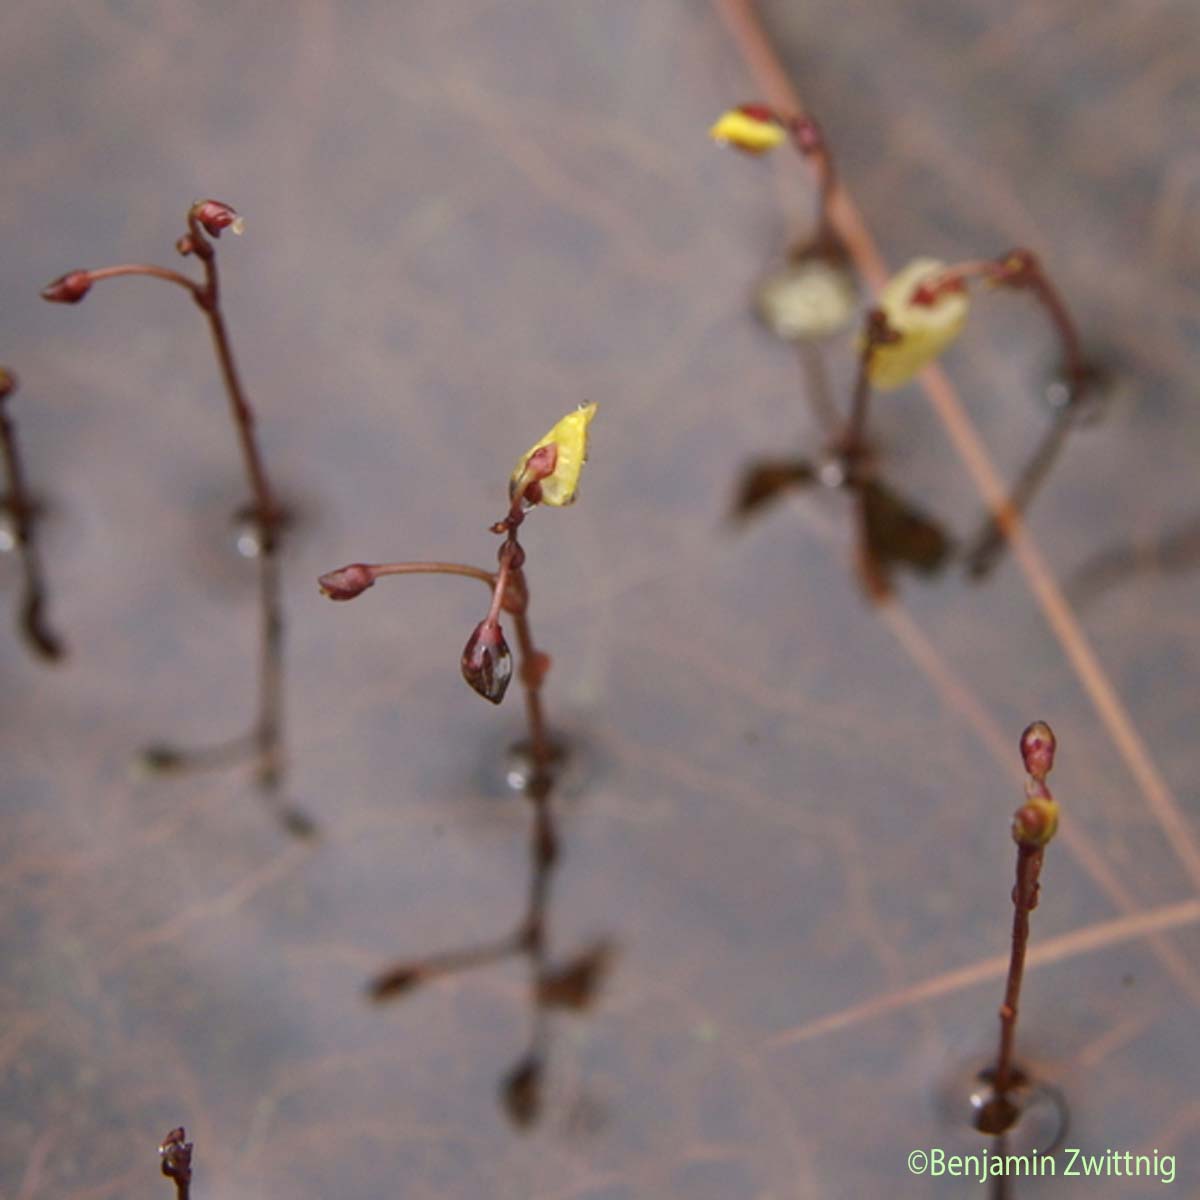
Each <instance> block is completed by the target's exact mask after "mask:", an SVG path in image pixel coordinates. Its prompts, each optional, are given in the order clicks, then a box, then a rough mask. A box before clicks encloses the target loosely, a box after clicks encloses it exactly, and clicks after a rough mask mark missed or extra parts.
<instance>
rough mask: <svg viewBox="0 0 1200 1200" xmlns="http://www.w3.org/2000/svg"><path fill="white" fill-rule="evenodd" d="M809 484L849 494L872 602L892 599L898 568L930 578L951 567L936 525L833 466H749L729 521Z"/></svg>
mask: <svg viewBox="0 0 1200 1200" xmlns="http://www.w3.org/2000/svg"><path fill="white" fill-rule="evenodd" d="M814 483H819V484H821V485H823V486H826V487H836V488H840V489H842V490H844V491H847V492H849V493H850V495H851V497H852V499H853V503H854V506H855V514H856V521H855V527H856V529H857V532H858V542H857V545H856V554H855V560H856V563H857V567H858V573H859V579H860V582H861V583H862V586H863V589H864V591H865V592H866V594H867V595H868V596H869V597H870V599H871V600H873V601H874V602H876V603H881V602H883V601H884V600H886V599H887V598H888V597H889V596H891V595H892V593H893V591H894V588H895V583H894V575H895V571H896V569H897V568H905V569H908V570H910V571H913V572H915V573H916V574H919V575H923V576H926V577H930V576H934V575H936V574H938V572H940V571H941V570H942V569H943V568H944V567H945V566H946V564H947V563H948V562H949V561H950V558H951V554H952V543H951V541H950V539H949V537H948V536H947V534H946V533H945V531H944V530H943V529H942V527H941V525H940V524H938V522H936V521H935V520H934V519H933V518H932V517H930V516H929V515H928V514H927V513H925V512H923V511H922V510H921V509H920V508H918V507H917V506H916V505H915V504H912V503H910V502H909V501H907V500H905V499H904V497H902V496H901V495H899V493H897V492H895V491H893V490H892V488H890V487H889V486H888V485H887V484H885V483H883V482H882V481H881V480H879V479H876V478H874V477H873V475H872V474H871V473H870V472H868V471H863V470H861V469H860V470H856V471H848V470H844V469H842V467H841V465H840V464H839V463H837V462H836V461H833V460H831V461H828V462H826V463H825V464H822V466H821V467H819V468H818V467H816V466H814V464H812V463H810V462H808V461H807V460H805V459H799V458H798V459H762V460H758V461H755V462H752V463H751V464H750V465H749V466H748V467H746V468H745V470H744V472H743V474H742V478H741V481H740V483H739V484H738V488H737V494H736V496H735V499H734V504H733V516H734V517H735V518H736V519H737V520H739V521H745V520H747V519H749V518H750V517H752V516H755V515H757V514H759V513H761V512H762V511H763V510H764V509H765V508H767V507H769V506H770V505H771V504H773V503H774V502H776V501H778V500H779V499H781V498H782V497H783V496H785V495H787V494H788V493H789V492H792V491H799V490H803V489H804V488H807V487H811V486H812V485H813V484H814Z"/></svg>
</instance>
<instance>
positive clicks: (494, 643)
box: [462, 617, 513, 704]
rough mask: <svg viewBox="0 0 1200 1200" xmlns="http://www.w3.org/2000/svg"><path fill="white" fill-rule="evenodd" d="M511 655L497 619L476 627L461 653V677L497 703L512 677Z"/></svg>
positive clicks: (481, 622) (484, 621) (487, 698)
mask: <svg viewBox="0 0 1200 1200" xmlns="http://www.w3.org/2000/svg"><path fill="white" fill-rule="evenodd" d="M512 671H513V664H512V654H510V653H509V649H508V643H507V642H506V641H505V640H504V632H503V631H502V630H501V628H500V622H499V621H491V620H488V619H487V618H486V617H485V618H484V619H483V620H482V621H480V622H479V624H478V625H476V626H475V631H474V632H473V633H472V634H471V636H470V637H469V638H468V639H467V644H466V646H464V647H463V652H462V677H463V678H464V679H465V680H466V681H467V682H468V683H469V684H470V685H471V686H472V687H473V688H474V689H475V690H476V691H477V692H478V693H479V694H480V695H481V696H482V697H483V698H484V699H485V700H490V701H491V702H492V703H493V704H499V703H500V701H501V700H503V699H504V693H505V692H506V691H507V690H508V681H509V680H510V679H511V678H512Z"/></svg>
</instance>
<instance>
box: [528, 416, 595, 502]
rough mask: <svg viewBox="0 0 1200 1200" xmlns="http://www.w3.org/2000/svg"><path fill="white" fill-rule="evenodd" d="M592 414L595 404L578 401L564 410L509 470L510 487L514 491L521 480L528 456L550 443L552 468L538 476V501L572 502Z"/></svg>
mask: <svg viewBox="0 0 1200 1200" xmlns="http://www.w3.org/2000/svg"><path fill="white" fill-rule="evenodd" d="M595 415H596V406H595V404H581V405H580V406H579V407H578V408H577V409H576V410H575V411H574V412H572V413H567V415H566V416H565V417H563V419H562V420H561V421H559V422H558V424H557V425H555V426H554V428H553V429H551V430H550V432H549V433H548V434H546V436H545V437H544V438H542V440H541V441H540V442H535V443H534V444H533V445H532V446H530V448H529V449H528V450H527V451H526V452H525V453H524V454H522V455H521V461H520V462H519V463H517V468H516V470H515V471H513V473H512V483H511V487H512V489H513V490H514V491H515V490H516V489H517V488H520V487H521V486H522V484H523V483H524V482H525V479H526V466H527V464H528V463H529V460H530V458H531V457H532V456H533V455H534V454H535V453H536V452H537V451H538V450H540V449H541V448H542V447H543V446H549V445H553V446H554V449H555V457H554V469H553V470H552V471H551V472H550V474H549V475H544V476H542V477H541V478H540V479H539V480H538V482H539V483H540V485H541V490H542V494H541V497H540V503H542V504H552V505H554V506H555V507H556V508H560V507H562V506H563V505H564V504H571V503H573V502H574V500H575V489H576V488H577V487H578V486H579V473H580V472H581V471H582V470H583V464H584V463H585V462H587V445H588V426H589V425H590V424H591V423H592V418H593V417H594V416H595Z"/></svg>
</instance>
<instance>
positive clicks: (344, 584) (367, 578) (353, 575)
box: [317, 563, 375, 600]
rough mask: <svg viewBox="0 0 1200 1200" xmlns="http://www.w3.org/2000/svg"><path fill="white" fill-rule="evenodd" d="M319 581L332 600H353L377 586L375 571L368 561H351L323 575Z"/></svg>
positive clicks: (323, 590) (322, 589)
mask: <svg viewBox="0 0 1200 1200" xmlns="http://www.w3.org/2000/svg"><path fill="white" fill-rule="evenodd" d="M317 583H318V584H319V585H320V588H321V591H322V592H323V593H324V594H325V595H326V596H328V597H329V599H330V600H353V599H354V597H355V596H359V595H361V594H362V593H363V592H365V591H366V590H367V588H369V587H374V586H375V572H374V571H372V570H371V568H370V567H369V566H367V564H366V563H350V565H349V566H346V567H340V568H338V570H336V571H330V572H329V574H328V575H322V576H321V578H320V579H318V580H317Z"/></svg>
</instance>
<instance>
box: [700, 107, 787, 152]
mask: <svg viewBox="0 0 1200 1200" xmlns="http://www.w3.org/2000/svg"><path fill="white" fill-rule="evenodd" d="M708 135H709V137H711V138H712V139H713V140H714V141H718V142H725V143H726V144H727V145H730V146H734V147H736V148H737V149H738V150H744V151H745V152H746V153H747V154H765V153H766V152H767V151H768V150H774V149H775V147H776V146H779V145H782V144H783V143H784V142H785V141H787V130H785V129H784V127H783V126H782V125H781V124H780V123H779V119H778V118H777V117H776V116H775V114H774V113H773V112H771V110H770V109H768V108H764V107H763V106H762V105H759V104H744V105H742V106H741V107H740V108H731V109H730V110H729V111H728V112H727V113H724V114H722V116H721V118H720V120H719V121H717V123H716V124H715V125H714V126H713V127H712V128H711V129H710V130H709V131H708Z"/></svg>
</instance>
